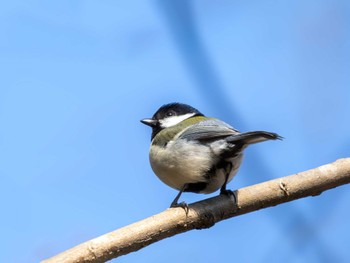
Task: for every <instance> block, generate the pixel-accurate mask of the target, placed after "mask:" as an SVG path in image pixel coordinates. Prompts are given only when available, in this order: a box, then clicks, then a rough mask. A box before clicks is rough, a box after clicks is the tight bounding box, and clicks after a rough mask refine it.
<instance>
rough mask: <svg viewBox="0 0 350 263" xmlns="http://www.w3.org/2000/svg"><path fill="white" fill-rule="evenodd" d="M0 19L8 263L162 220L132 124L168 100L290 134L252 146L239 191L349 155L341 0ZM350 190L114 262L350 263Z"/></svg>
mask: <svg viewBox="0 0 350 263" xmlns="http://www.w3.org/2000/svg"><path fill="white" fill-rule="evenodd" d="M0 19H1V23H0V32H1V34H0V58H1V59H0V70H1V78H0V122H1V124H2V125H1V127H2V128H1V129H0V149H1V151H0V175H1V178H2V190H1V191H0V199H1V205H2V217H1V225H2V229H1V233H2V238H3V244H2V248H3V249H2V253H1V255H0V261H1V262H38V261H39V260H41V259H44V258H47V257H50V256H53V255H55V254H57V253H59V252H61V251H64V250H66V249H68V248H70V247H72V246H74V245H77V244H79V243H81V242H83V241H86V240H88V239H91V238H93V237H97V236H99V235H102V234H104V233H106V232H109V231H112V230H114V229H117V228H119V227H122V226H125V225H127V224H130V223H133V222H135V221H138V220H141V219H143V218H145V217H148V216H151V215H153V214H155V213H158V212H161V211H162V210H164V209H165V208H167V207H168V206H169V204H170V202H171V201H172V199H173V198H174V196H175V195H176V191H174V190H173V189H170V188H169V187H167V186H166V185H164V184H162V183H161V182H160V181H159V180H158V178H157V177H156V176H155V175H154V174H153V172H152V170H151V168H150V165H149V163H148V148H149V143H150V133H151V131H150V129H149V128H148V127H146V126H144V125H142V124H141V123H140V122H139V120H140V119H142V118H145V117H150V116H151V115H152V114H153V113H154V111H155V110H157V108H158V107H159V106H161V105H162V104H165V103H168V102H173V101H178V102H184V103H188V104H191V105H192V106H195V107H197V108H198V109H200V111H202V112H203V113H205V114H207V115H208V116H215V117H219V118H221V119H223V120H224V121H226V122H228V123H230V124H231V125H233V126H234V127H236V128H237V129H239V130H241V131H249V130H267V131H273V132H277V133H279V134H281V135H282V136H283V137H285V140H284V141H281V142H266V143H262V144H259V145H254V146H253V147H251V148H249V149H247V151H246V156H245V160H244V163H243V165H242V168H241V170H240V172H239V173H238V175H237V177H236V178H235V180H233V181H232V182H231V183H230V185H229V187H230V188H232V189H237V188H240V187H245V186H248V185H251V184H255V183H259V182H262V181H266V180H269V179H273V178H278V177H282V176H286V175H289V174H293V173H296V172H300V171H303V170H306V169H311V168H314V167H317V166H319V165H322V164H325V163H329V162H332V161H335V160H336V159H338V158H342V157H348V156H349V152H350V151H349V149H350V137H349V134H350V124H349V121H348V120H347V119H348V116H347V115H348V113H349V112H350V88H349V87H350V74H349V72H350V4H349V2H348V1H346V0H337V1H330V0H321V1H315V0H313V1H288V2H287V1H226V0H219V1H185V0H181V1H170V0H163V1H160V0H159V1H119V2H116V1H99V2H97V1H59V2H47V1H9V2H6V3H3V4H2V8H1V10H0ZM348 187H349V186H343V187H340V188H336V189H334V190H332V191H328V192H325V193H323V194H322V195H320V196H318V197H314V198H306V199H302V200H298V201H295V202H292V203H288V204H283V205H280V206H277V207H273V208H269V209H265V210H262V211H258V212H254V213H251V214H248V215H244V216H240V217H237V218H234V219H231V220H227V221H225V222H221V223H219V224H217V225H216V226H214V227H213V228H211V229H208V230H202V231H191V232H189V233H185V234H181V235H178V236H176V237H173V238H170V239H166V240H163V241H161V242H158V243H156V244H153V245H151V246H149V247H147V248H145V249H143V250H140V251H138V252H136V253H132V254H129V255H127V256H123V257H121V258H119V259H118V262H142V261H143V262H144V260H145V259H147V261H148V262H164V261H166V262H168V263H172V262H180V261H181V262H184V261H185V262H193V261H194V260H196V261H198V262H212V261H213V260H215V261H216V262H223V261H232V260H234V261H235V262H267V261H269V262H281V260H283V262H330V261H332V262H346V261H347V260H348V259H349V257H350V251H349V249H348V247H349V242H350V238H349V236H350V226H349V220H350V212H349V209H348V204H349V201H350V194H349V190H348ZM206 197H209V196H205V195H195V194H190V193H186V194H184V195H183V196H182V199H183V200H185V201H187V202H194V201H197V200H200V199H203V198H206ZM114 261H115V262H117V260H114ZM112 262H113V261H112Z"/></svg>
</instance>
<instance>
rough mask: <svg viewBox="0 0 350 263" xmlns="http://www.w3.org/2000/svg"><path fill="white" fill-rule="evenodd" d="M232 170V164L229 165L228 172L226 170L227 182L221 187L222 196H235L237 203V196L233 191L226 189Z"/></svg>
mask: <svg viewBox="0 0 350 263" xmlns="http://www.w3.org/2000/svg"><path fill="white" fill-rule="evenodd" d="M231 169H232V163H229V166H228V167H227V170H226V175H225V182H224V184H223V185H222V186H221V189H220V195H227V196H233V197H234V199H235V202H236V195H235V193H234V192H233V191H231V190H227V189H226V185H227V181H228V178H229V176H230V172H231Z"/></svg>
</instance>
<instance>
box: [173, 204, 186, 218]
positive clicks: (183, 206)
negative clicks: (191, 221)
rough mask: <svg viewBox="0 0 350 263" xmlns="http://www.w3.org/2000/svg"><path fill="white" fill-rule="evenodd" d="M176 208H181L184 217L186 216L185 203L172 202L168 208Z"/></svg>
mask: <svg viewBox="0 0 350 263" xmlns="http://www.w3.org/2000/svg"><path fill="white" fill-rule="evenodd" d="M176 207H182V208H183V209H184V210H185V212H186V216H187V215H188V211H189V207H188V204H186V203H185V202H181V203H177V202H172V203H171V205H170V208H176Z"/></svg>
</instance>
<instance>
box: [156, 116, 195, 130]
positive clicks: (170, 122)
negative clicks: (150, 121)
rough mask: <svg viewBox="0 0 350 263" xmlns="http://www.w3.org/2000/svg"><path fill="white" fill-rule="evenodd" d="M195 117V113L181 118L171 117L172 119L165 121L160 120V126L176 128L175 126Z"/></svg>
mask: <svg viewBox="0 0 350 263" xmlns="http://www.w3.org/2000/svg"><path fill="white" fill-rule="evenodd" d="M194 115H195V113H187V114H185V115H180V116H171V117H168V118H165V119H163V120H160V121H159V122H160V126H161V127H162V128H168V127H171V126H174V125H176V124H178V123H180V122H182V121H183V120H186V119H188V118H190V117H192V116H194Z"/></svg>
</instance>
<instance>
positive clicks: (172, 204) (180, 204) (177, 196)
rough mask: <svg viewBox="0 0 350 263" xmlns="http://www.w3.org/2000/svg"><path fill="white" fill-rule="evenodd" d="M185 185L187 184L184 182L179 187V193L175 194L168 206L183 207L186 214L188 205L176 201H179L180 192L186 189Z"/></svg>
mask: <svg viewBox="0 0 350 263" xmlns="http://www.w3.org/2000/svg"><path fill="white" fill-rule="evenodd" d="M187 186H188V184H184V186H183V187H182V188H181V190H180V191H179V193H178V194H177V195H176V197H175V199H174V201H172V202H171V205H170V207H182V208H183V209H185V211H186V214H187V213H188V205H187V204H186V203H185V202H181V203H178V202H177V201H179V198H180V196H181V194H182V193H183V191H185V190H186V188H187Z"/></svg>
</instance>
